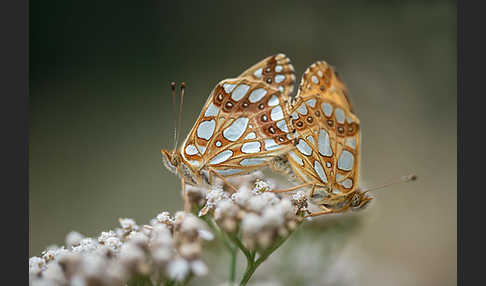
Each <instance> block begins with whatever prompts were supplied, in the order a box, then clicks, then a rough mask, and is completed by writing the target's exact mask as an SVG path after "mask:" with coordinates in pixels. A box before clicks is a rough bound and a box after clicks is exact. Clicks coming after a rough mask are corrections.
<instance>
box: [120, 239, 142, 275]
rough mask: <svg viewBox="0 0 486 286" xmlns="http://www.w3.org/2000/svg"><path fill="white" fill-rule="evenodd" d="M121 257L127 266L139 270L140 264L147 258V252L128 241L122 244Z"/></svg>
mask: <svg viewBox="0 0 486 286" xmlns="http://www.w3.org/2000/svg"><path fill="white" fill-rule="evenodd" d="M119 258H120V262H121V263H122V264H123V265H125V267H127V268H129V269H132V271H137V270H138V265H139V264H141V263H143V262H144V260H145V254H144V252H143V251H142V250H141V249H140V248H139V247H138V246H136V245H135V244H133V243H130V242H128V243H124V244H123V245H122V247H121V249H120V254H119Z"/></svg>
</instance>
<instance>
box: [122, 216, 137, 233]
mask: <svg viewBox="0 0 486 286" xmlns="http://www.w3.org/2000/svg"><path fill="white" fill-rule="evenodd" d="M120 226H121V227H122V228H123V229H124V230H133V229H136V228H137V224H136V223H135V221H134V220H133V219H131V218H120Z"/></svg>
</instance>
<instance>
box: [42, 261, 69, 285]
mask: <svg viewBox="0 0 486 286" xmlns="http://www.w3.org/2000/svg"><path fill="white" fill-rule="evenodd" d="M43 278H45V279H46V280H50V281H53V282H56V283H58V284H60V285H63V284H66V278H65V277H64V273H63V271H62V269H61V266H59V264H58V263H49V267H47V269H46V270H45V271H44V273H43Z"/></svg>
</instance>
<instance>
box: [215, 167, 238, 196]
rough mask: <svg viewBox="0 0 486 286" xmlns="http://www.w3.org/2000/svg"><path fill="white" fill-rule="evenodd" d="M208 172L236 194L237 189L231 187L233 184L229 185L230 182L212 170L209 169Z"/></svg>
mask: <svg viewBox="0 0 486 286" xmlns="http://www.w3.org/2000/svg"><path fill="white" fill-rule="evenodd" d="M209 172H210V173H213V174H214V175H216V177H218V178H220V179H221V180H223V182H224V183H225V184H226V185H228V186H229V187H230V189H232V190H233V192H235V193H236V192H238V189H237V188H236V187H235V186H233V184H231V183H230V182H228V180H226V178H225V177H223V176H222V175H221V174H219V173H218V172H216V171H215V170H214V169H209Z"/></svg>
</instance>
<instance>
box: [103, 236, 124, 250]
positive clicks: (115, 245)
mask: <svg viewBox="0 0 486 286" xmlns="http://www.w3.org/2000/svg"><path fill="white" fill-rule="evenodd" d="M105 246H106V247H108V248H110V249H111V250H115V251H116V250H118V249H120V247H121V246H122V242H121V241H120V239H118V237H109V238H107V239H106V240H105Z"/></svg>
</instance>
